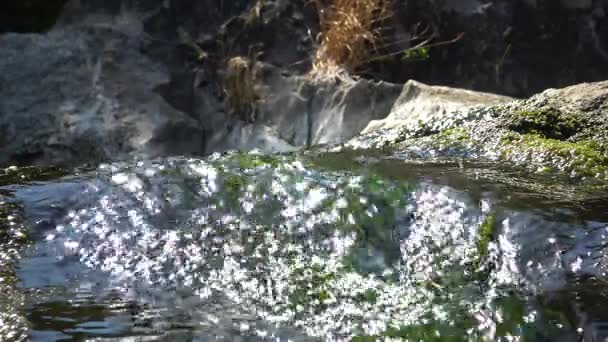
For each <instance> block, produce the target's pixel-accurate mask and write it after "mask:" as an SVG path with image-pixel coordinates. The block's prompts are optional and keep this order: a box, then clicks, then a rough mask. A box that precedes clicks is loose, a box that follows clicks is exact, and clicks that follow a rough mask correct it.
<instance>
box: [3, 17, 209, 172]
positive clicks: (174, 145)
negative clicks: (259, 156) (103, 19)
mask: <svg viewBox="0 0 608 342" xmlns="http://www.w3.org/2000/svg"><path fill="white" fill-rule="evenodd" d="M133 38H134V37H132V36H131V37H130V36H128V35H126V34H124V33H122V32H118V31H116V30H113V29H111V28H104V27H79V28H76V27H74V28H66V29H59V30H55V31H51V32H49V33H47V34H44V35H39V34H6V35H3V36H2V37H0V92H1V98H2V100H1V102H0V165H6V164H58V165H74V164H81V163H86V162H97V161H100V160H107V159H113V160H116V159H121V158H126V157H127V156H132V155H134V154H137V155H141V156H144V157H156V156H161V155H166V154H189V153H193V154H194V153H200V152H202V151H203V149H204V136H203V130H202V129H201V127H200V125H199V124H198V122H196V121H195V120H194V119H192V118H189V117H188V116H186V115H185V114H183V113H181V112H179V111H177V110H175V109H174V108H172V107H171V106H169V105H168V104H167V103H166V102H165V101H164V100H163V98H162V97H161V96H160V95H158V94H157V93H156V92H155V89H156V88H157V87H158V86H160V85H161V84H164V83H167V82H168V81H169V79H168V75H167V72H166V71H165V70H164V68H163V66H162V65H160V64H157V63H155V62H153V61H152V60H150V59H149V58H147V57H146V56H144V55H142V54H141V53H139V52H138V49H137V45H136V44H137V43H138V42H137V40H136V39H133Z"/></svg>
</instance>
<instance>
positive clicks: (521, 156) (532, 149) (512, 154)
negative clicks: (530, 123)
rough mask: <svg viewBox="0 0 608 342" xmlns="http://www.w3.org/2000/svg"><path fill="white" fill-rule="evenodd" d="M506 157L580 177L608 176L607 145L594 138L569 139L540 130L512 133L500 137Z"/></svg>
mask: <svg viewBox="0 0 608 342" xmlns="http://www.w3.org/2000/svg"><path fill="white" fill-rule="evenodd" d="M501 144H502V145H503V158H504V159H508V160H510V159H515V160H518V161H519V162H520V163H524V162H528V164H529V165H533V166H535V167H536V168H537V169H538V170H543V171H546V170H547V169H548V168H551V169H553V168H555V169H558V170H561V171H565V172H567V173H569V174H571V175H573V176H578V177H596V178H606V175H607V174H606V172H607V170H608V156H607V155H606V153H605V150H604V149H605V146H604V145H602V144H600V143H598V142H594V141H579V142H569V141H561V140H557V139H550V138H546V137H544V136H542V135H540V134H522V135H521V136H519V137H517V136H514V135H509V136H506V137H503V139H502V140H501Z"/></svg>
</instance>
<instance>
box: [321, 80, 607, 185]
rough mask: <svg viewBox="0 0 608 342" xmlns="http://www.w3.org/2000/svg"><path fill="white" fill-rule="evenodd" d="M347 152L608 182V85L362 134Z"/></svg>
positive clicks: (584, 85) (573, 88)
mask: <svg viewBox="0 0 608 342" xmlns="http://www.w3.org/2000/svg"><path fill="white" fill-rule="evenodd" d="M343 146H346V147H347V148H349V149H369V148H379V147H382V148H384V149H386V150H389V151H393V153H394V154H396V155H397V156H398V157H399V158H405V159H420V158H422V159H429V158H431V159H436V158H447V159H450V160H454V159H458V160H462V159H463V158H464V159H469V158H470V159H474V160H487V161H492V162H497V163H499V164H500V165H501V167H507V166H509V165H511V166H515V167H518V168H524V169H528V170H529V171H532V172H536V173H542V174H547V173H548V174H554V175H556V176H566V177H570V178H572V179H595V180H608V81H603V82H596V83H582V84H579V85H575V86H570V87H566V88H562V89H548V90H546V91H544V92H542V93H540V94H537V95H535V96H532V97H530V98H529V99H526V100H517V101H512V102H508V103H499V104H495V105H488V106H474V107H463V108H456V109H454V110H451V111H446V112H445V113H443V114H441V115H437V116H430V117H429V116H424V119H423V120H419V121H418V122H417V123H415V124H412V125H407V124H403V125H400V126H397V127H393V128H383V129H379V130H376V131H372V132H369V133H367V134H362V135H360V136H357V137H355V138H353V139H351V140H350V141H349V142H347V143H346V144H345V145H343ZM343 146H336V147H332V150H338V151H339V150H341V149H342V147H343Z"/></svg>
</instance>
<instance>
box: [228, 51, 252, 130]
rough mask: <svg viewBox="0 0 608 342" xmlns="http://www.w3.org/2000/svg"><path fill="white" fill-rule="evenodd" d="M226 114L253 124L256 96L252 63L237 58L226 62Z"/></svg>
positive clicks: (248, 60) (239, 57)
mask: <svg viewBox="0 0 608 342" xmlns="http://www.w3.org/2000/svg"><path fill="white" fill-rule="evenodd" d="M224 92H225V95H226V97H225V103H224V105H225V109H226V113H227V114H228V115H229V116H231V117H234V118H237V119H240V120H242V121H245V122H253V121H254V114H255V103H256V101H257V94H256V91H255V72H254V61H252V60H250V59H248V58H245V57H241V56H237V57H233V58H230V59H229V60H228V62H227V67H226V73H225V76H224Z"/></svg>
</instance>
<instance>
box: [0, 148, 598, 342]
mask: <svg viewBox="0 0 608 342" xmlns="http://www.w3.org/2000/svg"><path fill="white" fill-rule="evenodd" d="M556 177H557V176H556ZM607 246H608V189H607V188H606V186H605V185H603V184H595V183H593V182H592V181H588V182H585V183H584V184H582V183H577V182H574V181H570V180H568V179H558V178H555V177H554V178H548V177H544V178H543V177H541V176H538V175H536V176H535V175H532V174H527V173H526V172H525V171H522V170H519V169H515V168H508V167H505V166H502V167H500V166H498V165H494V164H492V163H486V162H483V161H479V162H476V161H466V162H464V161H461V160H447V159H446V160H432V161H426V162H414V161H406V160H402V159H399V158H395V157H390V156H384V155H382V154H380V153H376V152H361V153H346V152H344V153H333V154H332V153H302V154H285V155H264V154H259V153H247V154H246V153H226V154H221V155H220V154H214V155H212V156H210V157H207V158H204V159H186V158H167V159H158V160H144V161H133V162H127V163H112V164H103V165H100V166H99V167H96V168H82V169H77V170H59V169H40V168H8V169H5V170H0V290H1V291H0V340H1V341H21V340H33V341H212V340H218V339H223V340H227V341H250V340H252V341H262V340H275V341H276V340H280V341H287V340H290V341H317V340H356V341H374V340H381V339H390V338H395V339H405V340H411V341H495V340H496V341H579V340H581V339H582V338H584V339H585V341H598V340H600V339H599V338H603V337H606V336H608V310H606V309H605V308H606V305H608V278H607V277H606V271H607V270H608V253H607V251H608V249H607Z"/></svg>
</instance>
